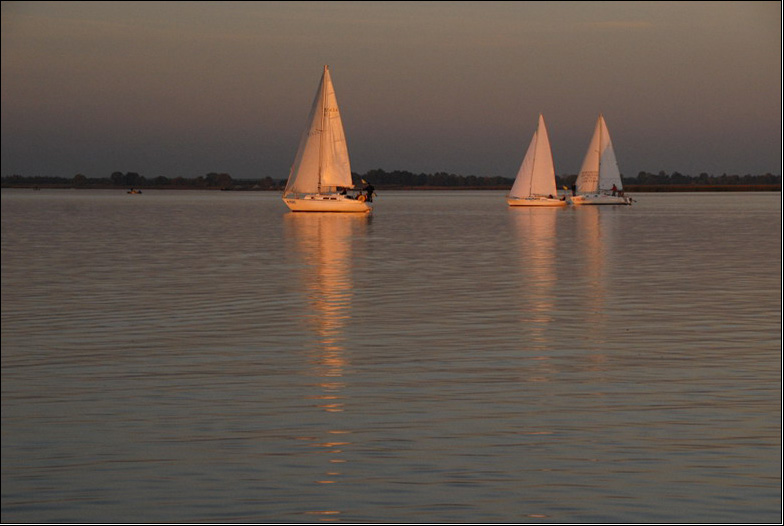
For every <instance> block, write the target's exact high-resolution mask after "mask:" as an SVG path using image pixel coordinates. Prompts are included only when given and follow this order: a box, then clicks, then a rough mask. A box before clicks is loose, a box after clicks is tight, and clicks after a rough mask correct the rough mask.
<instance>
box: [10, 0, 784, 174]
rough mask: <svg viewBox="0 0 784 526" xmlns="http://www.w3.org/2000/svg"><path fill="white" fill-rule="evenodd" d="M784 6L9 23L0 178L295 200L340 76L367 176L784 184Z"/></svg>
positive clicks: (180, 8)
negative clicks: (163, 185)
mask: <svg viewBox="0 0 784 526" xmlns="http://www.w3.org/2000/svg"><path fill="white" fill-rule="evenodd" d="M781 15H782V4H781V2H710V1H707V2H706V1H699V2H615V1H612V2H590V1H589V2H582V1H581V2H509V1H503V2H487V1H481V2H444V1H437V2H330V1H322V2H148V1H145V2H63V1H58V2H5V1H4V2H2V28H1V32H0V44H1V45H0V52H1V53H2V155H1V157H0V162H1V163H2V166H0V170H1V173H2V175H3V176H9V175H13V174H19V175H24V176H59V177H72V176H74V175H76V174H79V173H81V174H84V175H86V176H87V177H109V176H110V175H111V174H112V173H113V172H118V171H119V172H137V173H139V174H141V175H143V176H145V177H147V178H155V177H158V176H164V177H169V178H175V177H186V178H195V177H198V176H202V175H205V174H207V173H209V172H219V173H228V174H230V175H231V176H232V177H233V178H234V179H260V178H264V177H272V178H273V179H285V178H286V177H287V176H288V172H289V168H290V166H291V164H292V162H293V160H294V156H295V154H296V149H297V146H298V143H299V138H300V135H301V134H302V131H303V129H304V128H305V126H306V124H307V123H306V122H305V121H306V119H307V116H308V113H309V111H310V106H311V103H312V101H313V97H314V95H315V92H316V88H317V86H318V83H319V81H320V77H321V73H322V69H323V66H324V65H325V64H326V65H329V68H330V72H331V74H332V80H333V82H334V85H335V90H336V94H337V99H338V103H339V105H340V111H341V115H342V118H343V124H344V127H345V133H346V137H347V142H348V148H349V154H350V158H351V168H352V171H354V172H357V173H360V174H361V173H365V172H367V171H368V170H372V169H377V168H381V169H383V170H386V171H392V170H407V171H410V172H414V173H434V172H448V173H454V174H459V175H477V176H502V177H509V178H514V177H515V175H516V173H517V170H518V168H519V166H520V163H521V162H522V159H523V156H524V155H525V151H526V149H527V147H528V143H529V142H530V140H531V137H532V135H533V133H534V131H535V129H536V124H537V119H538V115H539V114H540V113H541V114H542V115H543V116H544V118H545V121H546V123H547V127H548V132H549V136H550V142H551V145H552V150H553V158H554V163H555V170H556V173H557V174H559V175H566V174H575V173H577V171H579V169H580V165H581V163H582V159H583V156H584V155H585V152H586V149H587V147H588V143H589V142H590V139H591V135H592V133H593V129H594V126H595V124H596V119H597V118H598V116H599V114H603V115H604V117H605V120H606V122H607V126H608V128H609V131H610V134H611V136H612V140H613V144H614V147H615V152H616V156H617V158H618V163H619V166H620V169H621V173H622V174H623V175H625V176H636V175H637V174H638V173H639V172H641V171H646V172H653V173H658V172H660V171H665V172H667V173H672V172H675V171H677V172H680V173H682V174H686V175H695V176H696V175H699V174H700V173H703V172H705V173H708V174H711V175H721V174H723V173H727V174H741V175H743V174H753V175H758V174H764V173H773V174H781V166H782V133H781V132H782V114H781V102H782V91H781V75H782V72H781V60H782V56H781V49H782V40H781Z"/></svg>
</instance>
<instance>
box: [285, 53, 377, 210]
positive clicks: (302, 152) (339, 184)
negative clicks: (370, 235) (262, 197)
mask: <svg viewBox="0 0 784 526" xmlns="http://www.w3.org/2000/svg"><path fill="white" fill-rule="evenodd" d="M366 190H367V195H364V194H362V193H358V192H357V191H355V190H354V184H353V182H352V180H351V166H350V163H349V158H348V147H347V146H346V136H345V134H344V132H343V121H342V120H341V118H340V111H339V109H338V101H337V98H336V97H335V88H334V87H333V85H332V78H331V76H330V74H329V68H328V67H327V66H324V73H323V75H322V77H321V83H320V84H319V87H318V90H317V92H316V98H315V100H314V101H313V106H312V107H311V110H310V115H309V117H308V126H307V127H306V128H305V131H304V132H303V134H302V138H301V139H300V143H299V149H298V150H297V156H296V157H295V159H294V164H293V165H292V167H291V172H290V173H289V178H288V182H287V183H286V189H285V190H284V191H283V202H284V203H286V206H288V207H289V208H290V209H291V210H292V211H294V212H364V213H367V212H370V211H371V210H372V209H373V206H372V205H371V204H370V201H372V199H373V190H372V187H368V188H367V189H366Z"/></svg>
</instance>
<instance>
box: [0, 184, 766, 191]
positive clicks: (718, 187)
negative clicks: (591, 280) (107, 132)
mask: <svg viewBox="0 0 784 526" xmlns="http://www.w3.org/2000/svg"><path fill="white" fill-rule="evenodd" d="M2 188H3V189H6V188H7V189H14V188H20V189H24V188H26V189H32V190H44V189H46V190H122V191H127V190H128V188H125V187H121V186H110V185H82V186H73V185H62V184H51V185H46V184H38V185H31V184H18V185H3V186H2ZM135 188H136V189H138V190H144V191H153V190H201V191H208V192H210V191H213V192H214V191H225V192H282V191H283V189H282V188H269V189H262V188H251V187H235V188H204V187H202V188H199V187H193V186H136V187H135ZM510 189H511V186H397V185H389V186H377V187H376V190H377V191H382V192H383V191H423V192H429V191H444V190H447V191H460V190H496V191H499V190H507V191H508V190H510ZM561 191H562V190H559V192H561ZM624 191H625V192H626V193H657V192H781V185H780V184H723V185H722V184H713V185H711V184H706V185H699V184H684V185H678V184H662V185H626V186H625V187H624Z"/></svg>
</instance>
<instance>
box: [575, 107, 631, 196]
mask: <svg viewBox="0 0 784 526" xmlns="http://www.w3.org/2000/svg"><path fill="white" fill-rule="evenodd" d="M575 186H576V187H577V188H576V190H577V192H576V194H575V195H573V196H572V204H574V205H630V204H632V198H631V197H627V196H625V195H623V183H622V182H621V172H620V170H619V169H618V161H617V160H616V159H615V150H613V145H612V140H610V132H609V131H608V130H607V123H605V122H604V116H603V115H599V120H598V121H596V129H595V130H594V132H593V138H592V139H591V144H590V145H589V146H588V152H587V153H586V154H585V159H584V160H583V165H582V168H580V173H579V174H578V175H577V181H576V182H575Z"/></svg>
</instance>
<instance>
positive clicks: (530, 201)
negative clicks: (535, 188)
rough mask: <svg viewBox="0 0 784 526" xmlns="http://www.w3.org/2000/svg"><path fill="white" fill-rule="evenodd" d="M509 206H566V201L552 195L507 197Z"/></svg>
mask: <svg viewBox="0 0 784 526" xmlns="http://www.w3.org/2000/svg"><path fill="white" fill-rule="evenodd" d="M506 202H507V203H508V204H509V206H566V201H565V200H562V199H555V198H552V197H507V198H506Z"/></svg>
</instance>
